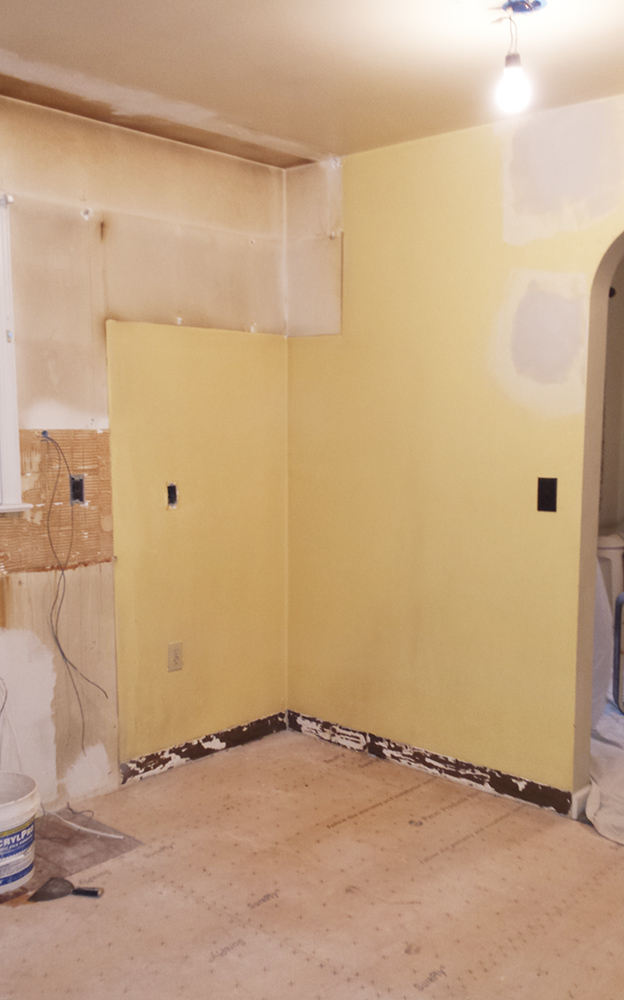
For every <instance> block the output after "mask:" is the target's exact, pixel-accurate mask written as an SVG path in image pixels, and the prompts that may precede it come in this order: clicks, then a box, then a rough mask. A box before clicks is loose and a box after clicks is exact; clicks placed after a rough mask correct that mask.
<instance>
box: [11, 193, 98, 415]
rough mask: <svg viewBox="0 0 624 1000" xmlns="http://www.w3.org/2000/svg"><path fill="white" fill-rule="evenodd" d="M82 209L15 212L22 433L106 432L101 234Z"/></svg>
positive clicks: (44, 205) (34, 202) (23, 201)
mask: <svg viewBox="0 0 624 1000" xmlns="http://www.w3.org/2000/svg"><path fill="white" fill-rule="evenodd" d="M83 212H84V209H82V210H81V208H80V206H79V205H78V204H73V205H60V204H54V203H50V202H46V201H41V200H38V199H32V198H28V197H22V196H18V197H16V199H15V201H14V203H13V204H12V205H11V234H12V264H13V286H14V293H13V294H14V313H15V326H16V331H17V336H18V340H17V343H18V352H17V353H18V379H19V394H18V400H19V420H20V426H21V427H29V428H41V427H46V426H50V427H64V428H70V427H71V428H83V429H88V428H94V427H106V426H107V423H108V414H107V399H106V379H105V372H106V367H105V365H106V343H105V337H104V310H103V302H102V254H101V249H100V239H99V226H97V227H95V226H94V224H93V222H94V220H93V219H92V217H91V215H86V217H85V214H83Z"/></svg>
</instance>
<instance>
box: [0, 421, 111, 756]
mask: <svg viewBox="0 0 624 1000" xmlns="http://www.w3.org/2000/svg"><path fill="white" fill-rule="evenodd" d="M42 437H43V439H44V441H49V442H50V444H53V445H54V447H55V448H56V451H57V456H58V468H57V470H56V479H55V481H54V489H53V490H52V496H51V497H50V502H49V504H48V513H47V517H46V530H47V533H48V541H49V542H50V548H51V549H52V553H53V555H54V558H55V560H56V565H57V569H59V570H60V573H59V575H58V577H57V581H56V587H55V590H54V600H53V602H52V607H51V608H50V615H49V621H50V629H51V632H52V638H53V639H54V644H55V646H56V648H57V649H58V651H59V653H60V655H61V658H62V660H63V663H64V664H65V667H66V668H67V673H68V675H69V679H70V681H71V683H72V687H73V689H74V694H75V695H76V701H77V702H78V708H79V709H80V721H81V738H80V744H81V746H82V751H83V753H84V752H85V714H84V708H83V705H82V698H81V696H80V691H79V690H78V685H77V683H76V675H77V676H78V677H81V678H82V679H83V681H86V682H87V684H91V685H92V686H93V687H94V688H97V689H98V691H101V692H102V694H103V695H104V697H105V698H106V699H107V700H108V694H107V693H106V691H105V690H104V688H103V687H100V685H99V684H96V682H95V681H93V680H91V678H90V677H87V676H86V674H83V672H82V671H81V670H80V669H79V668H78V667H77V666H76V664H75V663H73V662H72V660H70V659H69V657H68V656H67V654H66V652H65V650H64V649H63V646H62V645H61V640H60V639H59V621H60V617H61V610H62V608H63V602H64V601H65V592H66V589H67V580H66V577H65V570H66V569H67V567H68V565H69V559H70V556H71V550H72V545H73V542H74V507H73V504H70V507H69V509H70V517H71V526H70V533H69V545H68V546H67V555H66V556H65V559H63V560H62V559H61V558H60V556H59V554H58V552H57V551H56V548H55V545H54V541H53V539H52V531H51V528H50V518H51V515H52V507H53V506H54V498H55V496H56V491H57V488H58V484H59V479H60V477H61V471H62V468H63V463H65V468H66V469H67V474H68V476H70V475H71V472H70V469H69V464H68V462H67V459H66V457H65V452H64V451H63V449H62V448H61V446H60V444H59V443H58V441H55V440H54V438H53V437H50V435H49V434H48V432H47V431H43V434H42ZM5 701H6V699H5ZM3 707H4V705H3Z"/></svg>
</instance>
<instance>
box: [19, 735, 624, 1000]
mask: <svg viewBox="0 0 624 1000" xmlns="http://www.w3.org/2000/svg"><path fill="white" fill-rule="evenodd" d="M88 805H89V808H91V809H93V810H94V813H95V815H96V816H97V817H98V819H99V820H100V821H101V822H104V823H107V824H110V826H111V827H113V828H116V829H121V830H124V831H126V832H127V833H128V834H130V835H131V836H132V837H135V838H136V839H138V840H140V841H142V843H141V845H140V846H138V847H136V848H135V850H132V851H129V852H128V853H126V854H124V855H122V856H120V857H117V858H113V859H109V860H108V861H104V862H101V863H98V864H96V865H95V866H94V867H92V868H90V869H88V870H86V871H84V872H83V873H82V874H81V876H80V881H81V882H82V884H83V885H94V886H101V887H102V888H103V889H104V895H103V896H102V898H101V899H95V900H93V899H84V898H79V897H77V896H67V897H65V898H64V899H58V900H55V901H53V902H46V903H36V904H35V903H33V904H30V903H29V904H27V905H24V906H17V907H15V908H11V907H8V906H0V941H1V942H2V961H1V964H0V998H1V1000H39V998H40V997H45V998H46V1000H48V998H50V1000H61V998H62V1000H85V998H87V997H88V1000H111V998H115V1000H116V998H118V997H124V996H127V997H128V998H130V1000H173V998H176V997H183V998H185V1000H199V998H201V1000H217V998H219V1000H221V998H223V1000H414V998H415V997H418V996H423V997H426V998H427V1000H498V998H500V1000H510V998H512V997H513V1000H588V998H589V997H592V998H593V997H600V1000H621V998H622V980H623V978H624V953H623V952H622V949H621V947H620V938H621V928H622V923H623V918H624V865H622V863H621V862H622V858H623V857H624V854H623V853H622V852H623V851H624V848H622V847H620V846H619V845H617V844H614V843H612V842H611V841H609V840H605V839H604V838H602V837H600V836H599V835H598V834H597V833H596V831H595V830H594V829H593V827H591V826H586V825H584V824H581V823H575V822H573V821H572V820H570V819H567V818H565V817H562V816H559V815H557V814H556V813H555V812H554V811H552V810H546V809H539V808H537V807H536V806H533V805H529V804H527V803H524V802H521V801H518V800H517V799H509V798H504V797H500V796H496V795H494V794H492V793H488V792H485V791H483V790H481V789H478V788H474V787H471V786H469V785H464V784H460V783H458V782H454V781H450V780H448V779H445V778H441V777H438V776H436V775H433V774H431V772H424V771H420V770H417V769H415V768H412V767H406V766H404V765H401V764H397V763H394V762H391V761H386V760H378V759H376V758H374V757H371V756H369V755H368V754H364V753H358V752H357V751H354V750H350V749H344V748H342V747H338V746H336V745H335V744H329V743H326V742H324V741H322V740H318V739H313V738H310V737H306V736H302V735H300V734H299V733H291V732H282V733H277V734H275V735H273V736H268V737H267V738H266V739H264V740H260V741H259V742H257V743H250V744H247V745H246V746H241V747H236V748H234V749H232V750H226V751H224V752H223V753H219V754H215V755H214V756H212V757H208V758H205V759H204V760H199V761H193V762H192V763H189V764H186V765H184V766H183V767H177V768H173V769H172V770H169V771H167V772H165V773H163V774H158V775H155V776H153V777H150V778H146V779H145V780H144V781H136V782H131V783H129V784H128V785H126V786H125V787H124V788H122V789H121V790H120V791H118V792H114V793H112V794H110V795H106V796H104V797H102V798H100V799H97V800H92V801H91V802H89V804H88ZM72 881H73V879H72ZM76 881H78V880H76ZM33 957H34V958H33Z"/></svg>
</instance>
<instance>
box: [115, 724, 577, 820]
mask: <svg viewBox="0 0 624 1000" xmlns="http://www.w3.org/2000/svg"><path fill="white" fill-rule="evenodd" d="M285 729H289V730H291V731H293V732H297V733H302V734H303V735H305V736H315V737H317V738H319V739H322V740H326V741H327V742H329V743H336V744H338V745H339V746H342V747H346V748H347V749H349V750H359V751H361V752H364V753H368V754H370V755H371V756H373V757H377V758H379V759H381V760H392V761H395V762H396V763H399V764H405V765H407V766H408V767H415V768H418V769H419V770H425V771H432V772H434V773H435V774H439V775H440V776H441V777H446V778H451V779H453V780H455V781H461V782H462V783H463V784H469V785H473V786H474V787H477V788H482V789H484V790H485V791H490V792H495V793H496V794H498V795H505V796H508V797H511V798H514V799H520V800H521V801H523V802H530V803H532V804H533V805H537V806H541V808H543V809H553V810H555V812H558V813H560V814H561V815H562V816H571V817H572V818H573V819H578V817H579V816H580V815H582V813H583V811H584V808H585V802H586V801H587V795H588V794H589V787H588V788H587V789H581V790H580V791H579V792H575V793H574V795H572V793H571V792H564V791H562V790H561V789H559V788H551V787H550V786H549V785H541V784H539V783H538V782H535V781H528V780H526V779H525V778H517V777H514V775H511V774H505V772H503V771H496V770H494V769H493V768H489V767H480V766H478V765H476V764H470V763H468V762H467V761H462V760H456V759H455V758H453V757H445V756H444V755H443V754H437V753H429V752H428V751H427V750H421V749H419V748H418V747H413V746H410V745H409V744H406V743H395V742H394V741H392V740H387V739H384V738H383V737H381V736H375V735H374V734H373V733H365V732H362V731H360V730H357V729H350V728H349V727H347V726H340V725H337V724H336V723H332V722H326V721H324V720H323V719H316V718H314V717H313V716H310V715H303V714H302V713H300V712H294V711H292V710H290V709H289V710H288V711H286V712H278V713H276V714H275V715H269V716H266V717H265V718H263V719H256V720H255V721H254V722H250V723H248V724H247V725H244V726H235V727H234V728H233V729H226V730H224V731H222V732H218V733H211V734H209V735H207V736H203V737H201V738H200V739H197V740H189V741H188V742H187V743H181V744H179V745H178V746H174V747H170V748H169V749H168V750H159V751H157V752H156V753H151V754H146V755H145V756H144V757H135V758H134V759H133V760H129V761H126V762H125V763H124V764H121V765H120V771H121V783H122V785H125V784H126V783H127V782H129V781H134V780H140V779H141V778H145V777H147V776H148V775H150V774H161V773H162V772H163V771H168V770H169V769H170V768H172V767H178V766H179V765H180V764H186V763H188V762H189V761H191V760H199V759H200V758H202V757H208V756H210V754H213V753H218V752H219V751H220V750H229V749H231V748H232V747H235V746H241V745H243V744H245V743H250V742H252V741H253V740H259V739H263V738H264V737H265V736H270V735H271V734H272V733H277V732H280V731H282V730H285ZM583 796H584V798H583Z"/></svg>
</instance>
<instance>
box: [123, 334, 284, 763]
mask: <svg viewBox="0 0 624 1000" xmlns="http://www.w3.org/2000/svg"><path fill="white" fill-rule="evenodd" d="M107 329H108V364H109V392H110V408H111V447H112V462H113V514H114V520H115V556H116V568H115V596H116V608H117V655H118V668H119V706H120V720H121V742H120V745H121V757H122V760H128V759H130V758H133V757H136V756H140V755H144V754H146V753H151V752H154V751H156V750H160V749H163V748H166V747H170V746H173V745H175V744H179V743H181V742H184V741H188V740H192V739H195V738H198V737H201V736H204V735H205V734H206V733H210V732H217V731H220V730H224V729H228V728H231V727H232V726H235V725H240V724H244V723H246V722H249V721H251V720H254V719H257V718H263V717H265V716H268V715H272V714H274V713H276V712H279V711H283V710H284V708H285V670H286V661H285V638H286V632H285V614H286V604H285V586H286V576H285V574H286V537H285V531H286V526H285V519H286V439H285V420H286V409H285V408H286V341H285V340H284V339H283V338H278V337H266V336H261V335H254V334H250V333H241V332H238V333H236V332H231V331H229V332H228V331H223V330H221V331H218V330H217V331H215V330H202V329H191V328H185V327H177V326H160V327H159V326H154V325H150V324H125V323H110V322H109V323H108V324H107ZM169 484H175V489H176V497H175V503H171V495H170V491H169V490H168V486H169ZM172 644H174V645H175V644H181V646H182V648H181V650H180V651H179V653H180V654H181V655H179V654H176V655H177V659H175V662H174V663H173V668H172V669H170V667H172V664H171V659H170V653H169V647H170V645H172ZM180 664H181V669H178V668H179V667H180Z"/></svg>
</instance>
